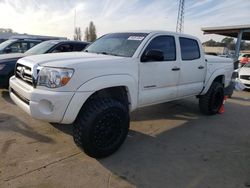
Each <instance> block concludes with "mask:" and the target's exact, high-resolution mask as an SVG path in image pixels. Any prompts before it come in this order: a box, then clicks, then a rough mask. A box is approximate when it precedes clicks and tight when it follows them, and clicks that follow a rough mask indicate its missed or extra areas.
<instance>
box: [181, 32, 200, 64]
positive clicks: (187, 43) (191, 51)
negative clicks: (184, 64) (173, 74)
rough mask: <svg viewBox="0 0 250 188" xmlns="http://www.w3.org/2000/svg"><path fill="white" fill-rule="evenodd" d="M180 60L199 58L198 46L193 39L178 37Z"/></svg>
mask: <svg viewBox="0 0 250 188" xmlns="http://www.w3.org/2000/svg"><path fill="white" fill-rule="evenodd" d="M180 46H181V58H182V60H195V59H199V58H200V48H199V45H198V42H197V41H196V40H194V39H189V38H184V37H180Z"/></svg>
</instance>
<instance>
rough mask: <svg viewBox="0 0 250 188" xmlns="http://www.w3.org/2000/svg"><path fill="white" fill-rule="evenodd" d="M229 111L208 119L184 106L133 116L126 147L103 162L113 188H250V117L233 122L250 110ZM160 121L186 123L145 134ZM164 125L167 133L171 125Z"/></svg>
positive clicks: (190, 105) (165, 106) (171, 105)
mask: <svg viewBox="0 0 250 188" xmlns="http://www.w3.org/2000/svg"><path fill="white" fill-rule="evenodd" d="M177 105H178V106H177ZM227 107H228V109H226V112H225V114H223V115H215V116H202V115H201V114H200V113H199V110H198V108H197V105H195V103H194V102H189V101H178V102H173V103H169V104H162V105H157V106H154V107H152V108H151V107H149V108H145V109H142V110H141V111H139V112H136V113H135V114H133V115H132V127H131V128H132V129H133V130H131V131H130V133H129V135H128V138H127V140H126V141H125V144H123V146H122V147H121V149H120V150H119V151H118V152H116V153H115V154H114V155H112V156H110V157H108V158H105V159H102V160H99V163H100V164H101V165H103V166H104V167H105V168H107V169H108V170H109V171H111V172H112V175H111V177H110V184H111V185H112V186H111V187H116V186H117V187H119V186H118V185H119V182H122V181H125V182H127V183H128V184H129V185H133V186H135V187H197V188H199V187H227V188H230V187H232V188H233V187H245V186H247V185H248V184H249V183H250V169H249V164H250V151H249V147H250V142H249V135H250V130H249V127H248V126H247V124H249V121H248V118H247V117H248V115H247V113H245V114H241V117H239V119H241V123H237V121H238V119H237V118H236V119H235V121H234V120H233V118H232V117H234V116H235V113H236V111H239V112H240V113H242V111H243V109H244V110H246V111H247V109H248V110H249V107H248V108H247V107H244V106H239V105H237V106H236V105H234V106H232V104H228V105H227ZM242 108H243V109H242ZM239 109H241V110H239ZM158 110H159V111H158ZM164 114H165V115H164ZM180 114H181V115H180ZM196 117H198V118H196ZM156 119H168V120H176V121H178V120H180V121H181V122H182V123H181V124H180V125H178V126H175V127H173V128H170V129H167V130H166V129H163V130H161V131H156V132H157V133H156V134H155V133H154V132H147V131H144V132H145V133H144V132H143V131H141V130H142V129H141V128H140V126H145V123H147V121H151V120H156ZM133 123H135V124H133ZM161 123H162V126H163V127H164V126H166V125H165V124H166V123H168V122H164V121H162V122H161ZM152 124H154V123H152ZM149 125H150V123H149ZM149 125H148V126H149ZM247 127H248V128H247ZM153 128H154V125H152V129H153Z"/></svg>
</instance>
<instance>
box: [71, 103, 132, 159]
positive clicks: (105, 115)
mask: <svg viewBox="0 0 250 188" xmlns="http://www.w3.org/2000/svg"><path fill="white" fill-rule="evenodd" d="M129 122H130V117H129V112H128V108H127V106H126V105H124V104H122V103H121V102H119V101H117V100H115V99H112V98H96V99H92V100H91V101H88V102H87V104H85V105H84V106H83V108H82V109H81V111H80V112H79V114H78V116H77V118H76V121H75V122H74V124H73V138H74V141H75V143H76V145H77V146H79V147H81V148H82V149H83V150H84V152H85V153H86V154H87V155H89V156H91V157H94V158H104V157H107V156H109V155H111V154H112V153H114V152H115V151H116V150H117V149H118V148H119V147H120V146H121V145H122V143H123V142H124V140H125V138H126V136H127V134H128V130H129Z"/></svg>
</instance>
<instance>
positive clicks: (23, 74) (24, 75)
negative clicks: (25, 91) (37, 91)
mask: <svg viewBox="0 0 250 188" xmlns="http://www.w3.org/2000/svg"><path fill="white" fill-rule="evenodd" d="M15 76H16V77H17V78H19V79H21V80H23V81H24V82H26V83H27V84H29V85H33V81H32V71H31V68H30V67H28V66H25V65H22V64H19V63H17V64H16V70H15Z"/></svg>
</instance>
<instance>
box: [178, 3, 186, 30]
mask: <svg viewBox="0 0 250 188" xmlns="http://www.w3.org/2000/svg"><path fill="white" fill-rule="evenodd" d="M184 8H185V0H180V2H179V10H178V18H177V25H176V32H179V33H182V32H183V31H184Z"/></svg>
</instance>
